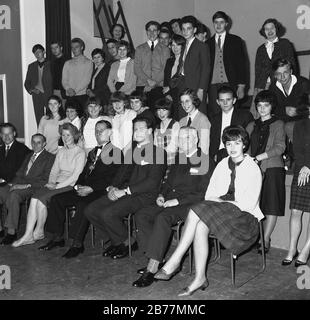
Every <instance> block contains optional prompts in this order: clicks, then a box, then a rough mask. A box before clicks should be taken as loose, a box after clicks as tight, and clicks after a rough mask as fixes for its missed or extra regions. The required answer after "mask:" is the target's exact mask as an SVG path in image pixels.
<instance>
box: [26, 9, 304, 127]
mask: <svg viewBox="0 0 310 320" xmlns="http://www.w3.org/2000/svg"><path fill="white" fill-rule="evenodd" d="M229 19H230V18H229V17H228V16H227V14H226V13H224V12H222V11H219V12H216V13H215V14H214V16H213V18H212V21H213V24H214V31H215V35H214V36H213V37H212V38H210V39H208V40H207V41H206V42H205V43H203V42H201V41H200V40H198V38H196V37H195V36H196V34H197V27H198V21H197V19H196V18H195V17H193V16H185V17H183V18H182V19H181V20H180V21H178V22H177V23H176V24H178V23H179V31H178V32H177V34H174V35H173V37H172V39H171V41H168V42H167V43H165V42H164V41H160V40H159V35H160V31H161V30H162V29H160V28H161V26H160V24H159V23H158V22H156V21H149V22H148V23H147V24H146V25H145V30H146V34H147V38H148V40H147V41H146V42H145V43H143V44H141V45H139V46H138V47H137V48H136V52H135V58H134V59H132V58H131V57H130V50H131V48H130V46H129V44H128V43H127V42H126V41H124V40H120V39H121V38H122V37H123V36H124V30H121V29H119V26H118V27H117V28H116V30H117V32H116V31H115V33H117V34H118V35H119V36H117V40H115V41H116V44H115V45H116V47H115V48H114V49H113V52H114V53H113V54H114V57H113V59H112V60H111V59H105V53H104V52H103V51H102V50H101V49H99V48H97V49H94V50H93V51H92V59H93V63H92V62H91V60H89V59H88V58H86V57H85V56H84V53H83V52H84V50H85V43H84V41H83V40H81V39H79V38H75V39H72V41H71V47H72V53H73V58H72V59H71V60H68V61H65V59H64V57H63V54H62V51H61V46H60V45H59V44H57V43H53V44H51V49H52V52H53V55H54V58H55V59H53V60H52V61H51V63H52V64H51V69H52V70H54V69H55V68H56V67H55V65H57V68H56V69H57V70H58V69H59V70H58V71H57V72H55V70H54V71H53V72H52V74H55V73H56V75H53V76H51V74H50V72H49V68H50V67H49V63H48V62H47V61H46V60H45V56H44V54H45V51H44V48H43V47H42V46H41V45H35V46H34V47H33V52H34V54H35V56H36V58H37V61H36V62H34V63H32V64H31V65H30V66H29V69H28V73H27V77H26V80H25V88H26V89H27V91H28V92H29V93H30V94H31V95H32V97H33V102H34V108H35V113H36V118H37V122H39V120H40V117H41V116H42V114H43V106H46V101H47V99H48V97H49V96H50V94H51V92H52V88H53V86H52V80H53V77H57V81H56V80H55V81H56V82H57V83H59V84H58V86H57V88H58V89H57V90H56V91H57V94H59V91H62V92H63V94H62V95H61V96H62V98H63V99H65V98H68V97H75V98H76V99H78V101H79V102H80V103H81V105H82V106H84V104H85V103H86V99H87V98H88V97H92V96H94V95H96V96H97V97H98V98H100V100H101V104H102V105H103V106H104V105H107V104H108V102H109V98H110V94H111V93H113V92H115V91H121V92H123V93H125V94H127V95H129V94H130V93H131V92H132V91H133V90H135V89H137V90H138V91H140V92H144V93H146V95H147V105H148V106H149V107H150V108H151V109H152V108H153V106H154V103H155V101H156V100H157V99H158V98H160V97H162V95H165V96H167V97H169V98H170V99H172V100H173V101H174V104H173V107H174V108H173V112H172V114H173V117H175V119H176V120H179V119H181V118H182V117H184V115H185V114H184V112H183V109H182V108H181V109H180V108H177V104H178V94H179V93H180V92H181V91H183V90H184V89H185V88H190V89H192V90H194V91H195V92H196V93H197V96H198V97H199V99H200V102H201V103H200V106H199V110H200V111H202V112H203V113H205V114H207V115H208V117H209V118H210V117H213V116H214V115H216V114H218V113H220V109H219V107H218V104H217V102H216V99H217V90H218V88H219V86H222V85H223V84H227V85H229V86H231V87H232V88H233V89H234V90H235V91H236V93H237V98H238V99H239V100H240V99H242V98H243V97H244V96H245V88H246V78H247V76H246V63H247V62H246V61H247V59H246V52H245V49H244V45H243V41H242V39H241V38H240V37H238V36H236V35H232V34H229V33H228V28H229ZM114 29H115V28H114ZM114 29H113V32H114ZM168 29H169V28H168ZM283 30H284V28H283V26H281V24H280V23H279V22H278V21H277V20H276V19H267V20H266V21H265V22H264V24H263V26H262V28H261V30H260V34H261V35H262V36H263V37H265V38H266V43H264V44H263V45H261V46H259V48H258V50H257V55H256V60H255V85H254V87H255V90H254V95H256V94H257V93H258V91H260V90H264V89H268V88H269V87H271V88H273V85H274V84H275V83H276V81H278V85H277V87H275V88H274V89H275V90H279V94H280V95H282V96H283V97H284V98H287V97H289V98H290V99H289V100H292V99H291V98H292V97H293V96H295V91H296V87H298V88H299V83H298V82H299V81H303V80H305V79H304V78H300V77H299V72H298V68H297V62H296V58H295V53H294V49H293V46H292V44H291V43H290V42H289V41H288V40H287V39H282V38H281V36H282V35H283ZM170 47H171V48H170ZM56 49H57V50H56ZM170 49H171V50H172V53H171V51H170ZM57 59H59V61H61V62H59V63H56V61H57ZM278 59H285V60H287V61H288V62H289V64H290V66H289V67H290V68H289V69H290V70H286V69H285V68H284V66H283V65H281V66H280V65H278V67H275V68H274V67H273V64H274V63H275V62H276V61H277V60H278ZM111 62H113V63H112V64H111ZM279 68H280V69H279ZM42 69H43V71H42ZM277 69H279V70H277ZM39 71H40V72H39ZM290 71H292V72H293V73H294V77H293V80H292V78H291V77H289V75H288V74H289V72H290ZM45 73H46V74H45ZM47 73H49V75H47ZM284 73H285V74H287V75H288V76H282V74H284ZM38 77H39V78H38ZM40 77H41V78H40ZM48 79H49V80H48ZM296 81H297V83H298V84H297V85H296ZM48 83H49V85H48ZM48 86H49V87H48ZM54 87H55V85H54ZM59 88H60V89H59ZM297 90H298V89H297ZM56 91H55V92H56ZM206 93H208V100H207V96H206ZM282 96H281V99H282V100H283V97H282ZM282 100H281V103H282V102H286V103H291V102H292V101H282ZM286 100H288V99H286ZM293 102H295V104H293V105H291V104H285V105H283V106H282V107H283V108H284V109H285V107H287V106H293V107H294V106H296V101H293ZM207 105H208V106H207ZM252 112H253V114H254V115H257V113H256V112H255V109H254V105H253V108H252Z"/></svg>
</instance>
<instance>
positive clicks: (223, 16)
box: [212, 11, 229, 22]
mask: <svg viewBox="0 0 310 320" xmlns="http://www.w3.org/2000/svg"><path fill="white" fill-rule="evenodd" d="M220 18H221V19H224V20H225V21H226V22H228V21H229V16H228V15H227V14H226V13H225V12H224V11H217V12H215V13H214V15H213V17H212V22H214V20H215V19H220Z"/></svg>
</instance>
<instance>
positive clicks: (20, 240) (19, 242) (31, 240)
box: [12, 238, 35, 248]
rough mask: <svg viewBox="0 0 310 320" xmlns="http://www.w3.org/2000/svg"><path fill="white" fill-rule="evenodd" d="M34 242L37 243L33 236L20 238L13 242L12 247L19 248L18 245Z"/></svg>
mask: <svg viewBox="0 0 310 320" xmlns="http://www.w3.org/2000/svg"><path fill="white" fill-rule="evenodd" d="M33 243H35V241H34V240H33V238H31V239H23V238H20V239H19V240H17V241H14V242H13V243H12V247H14V248H18V247H21V246H26V245H28V244H33Z"/></svg>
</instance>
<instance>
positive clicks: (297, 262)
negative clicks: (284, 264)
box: [295, 255, 310, 268]
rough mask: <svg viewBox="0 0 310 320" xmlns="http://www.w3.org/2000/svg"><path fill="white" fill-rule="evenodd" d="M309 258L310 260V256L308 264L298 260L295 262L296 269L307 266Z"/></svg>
mask: <svg viewBox="0 0 310 320" xmlns="http://www.w3.org/2000/svg"><path fill="white" fill-rule="evenodd" d="M309 258H310V255H309V256H308V258H307V260H306V262H303V261H300V260H298V259H297V260H296V261H295V268H298V267H300V266H305V265H307V263H308V260H309Z"/></svg>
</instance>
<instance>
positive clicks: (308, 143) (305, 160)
mask: <svg viewBox="0 0 310 320" xmlns="http://www.w3.org/2000/svg"><path fill="white" fill-rule="evenodd" d="M293 135H294V138H293V141H294V143H293V151H294V158H295V171H299V170H300V169H301V168H302V167H303V166H306V167H308V168H310V119H309V118H307V119H303V120H300V121H298V122H296V124H295V126H294V133H293Z"/></svg>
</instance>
